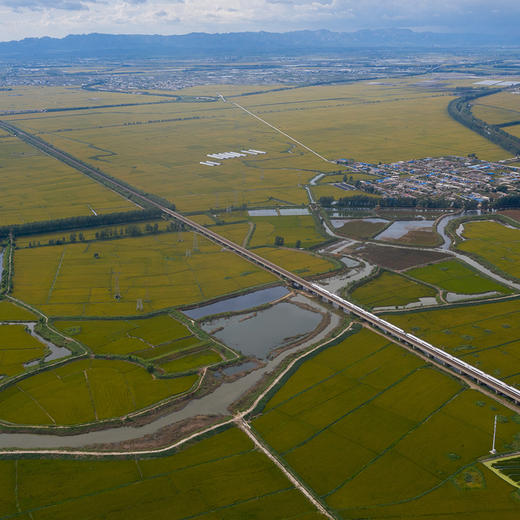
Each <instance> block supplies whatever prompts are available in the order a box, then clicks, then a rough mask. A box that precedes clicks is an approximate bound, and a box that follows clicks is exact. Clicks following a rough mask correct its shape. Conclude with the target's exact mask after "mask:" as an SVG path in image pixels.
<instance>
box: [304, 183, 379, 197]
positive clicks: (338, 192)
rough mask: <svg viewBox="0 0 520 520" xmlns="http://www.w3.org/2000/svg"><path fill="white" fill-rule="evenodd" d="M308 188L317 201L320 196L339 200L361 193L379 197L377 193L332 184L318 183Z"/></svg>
mask: <svg viewBox="0 0 520 520" xmlns="http://www.w3.org/2000/svg"><path fill="white" fill-rule="evenodd" d="M310 189H311V191H312V195H313V196H314V199H315V200H317V201H319V200H320V198H321V197H333V198H334V200H339V199H343V198H350V197H355V196H358V195H363V196H364V197H370V198H375V199H377V198H379V197H378V196H377V195H373V194H371V193H366V192H364V191H361V190H343V189H341V188H338V187H337V186H335V185H334V184H318V185H316V186H311V188H310Z"/></svg>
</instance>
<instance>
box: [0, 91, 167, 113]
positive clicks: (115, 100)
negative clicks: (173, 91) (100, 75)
mask: <svg viewBox="0 0 520 520" xmlns="http://www.w3.org/2000/svg"><path fill="white" fill-rule="evenodd" d="M163 100H164V98H160V97H153V96H150V97H148V96H147V97H146V98H143V96H140V95H137V94H118V93H113V92H100V91H97V92H90V91H88V90H84V89H82V88H81V86H80V85H78V86H70V87H45V86H38V87H24V86H14V87H12V88H11V89H9V90H4V91H0V112H9V111H22V110H43V109H54V108H66V107H80V106H81V107H89V106H99V105H117V104H120V103H143V102H152V101H163Z"/></svg>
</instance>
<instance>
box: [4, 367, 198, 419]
mask: <svg viewBox="0 0 520 520" xmlns="http://www.w3.org/2000/svg"><path fill="white" fill-rule="evenodd" d="M197 378H198V376H196V375H189V376H184V377H177V378H171V379H160V378H154V377H153V376H152V375H151V374H149V373H148V372H147V371H146V370H145V369H144V368H143V367H142V366H139V365H136V364H133V363H130V362H126V361H111V360H110V361H109V360H100V359H90V360H83V361H73V362H71V363H68V364H66V365H63V366H61V367H59V368H55V369H53V370H52V371H50V372H40V373H39V374H36V375H33V376H31V377H28V378H26V379H24V380H22V381H19V382H18V383H16V385H12V386H9V387H7V388H6V389H4V390H2V391H1V392H0V396H1V402H0V421H4V422H8V423H14V424H33V425H74V424H83V423H90V422H94V421H97V420H103V419H111V418H115V417H120V416H123V415H126V414H128V413H131V412H134V411H137V410H141V409H143V408H147V407H149V406H151V405H153V404H154V403H156V402H159V401H162V400H164V399H167V398H170V397H175V396H177V395H180V394H183V393H185V392H188V391H189V390H190V389H191V388H192V387H193V385H194V384H195V382H196V381H197Z"/></svg>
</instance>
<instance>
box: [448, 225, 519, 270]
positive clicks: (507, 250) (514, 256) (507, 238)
mask: <svg viewBox="0 0 520 520" xmlns="http://www.w3.org/2000/svg"><path fill="white" fill-rule="evenodd" d="M463 236H464V238H466V240H464V242H461V243H459V244H458V245H457V249H459V250H461V251H463V252H467V253H472V254H474V255H477V256H480V257H481V258H483V259H484V260H485V261H487V262H489V263H490V264H492V265H494V266H496V267H497V268H498V269H500V270H501V271H503V272H504V273H507V274H508V275H510V276H512V277H514V278H520V229H514V228H511V227H506V226H504V225H503V224H499V223H498V222H489V221H486V222H466V223H464V232H463Z"/></svg>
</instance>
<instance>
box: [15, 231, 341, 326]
mask: <svg viewBox="0 0 520 520" xmlns="http://www.w3.org/2000/svg"><path fill="white" fill-rule="evenodd" d="M179 240H180V241H179ZM256 252H257V253H258V254H260V255H262V256H265V257H266V258H268V259H270V260H272V261H275V262H277V263H279V264H280V265H281V266H283V267H285V268H286V269H289V270H292V271H294V272H297V273H300V274H303V275H304V276H307V275H312V274H317V273H321V272H326V271H329V270H332V269H335V268H336V265H335V264H333V263H332V262H331V261H329V260H327V259H323V258H321V257H318V256H316V255H313V254H310V253H306V252H303V251H294V250H288V249H273V248H260V249H257V250H256ZM276 280H277V279H276V278H275V277H274V276H273V275H271V274H269V273H267V272H266V271H264V270H262V269H259V268H257V267H255V266H254V265H253V264H251V263H249V262H247V261H245V260H243V259H241V258H240V257H238V256H237V255H235V254H233V253H231V252H229V251H225V250H222V249H221V248H220V247H218V246H216V245H214V244H213V243H211V242H209V241H208V240H206V239H204V238H202V237H200V236H198V237H196V238H195V240H194V235H193V233H181V234H179V233H160V234H158V235H147V236H142V237H136V238H121V239H114V240H106V241H95V242H88V243H68V244H65V245H59V246H45V247H36V248H28V249H19V250H16V252H15V275H14V296H15V297H17V298H19V299H21V300H23V301H25V302H27V303H30V304H32V305H35V306H36V307H38V308H39V309H41V310H42V311H43V312H45V313H46V314H48V315H51V316H128V315H136V314H140V313H148V312H152V311H156V310H160V309H164V308H168V307H173V306H179V305H188V304H192V303H196V302H199V301H203V300H209V299H211V298H215V297H218V296H223V295H225V294H228V293H231V292H236V291H241V290H243V289H247V288H249V287H255V286H258V285H262V284H266V283H271V282H274V281H276Z"/></svg>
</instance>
